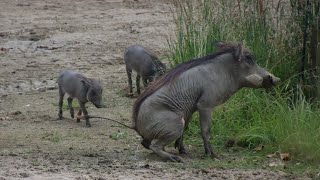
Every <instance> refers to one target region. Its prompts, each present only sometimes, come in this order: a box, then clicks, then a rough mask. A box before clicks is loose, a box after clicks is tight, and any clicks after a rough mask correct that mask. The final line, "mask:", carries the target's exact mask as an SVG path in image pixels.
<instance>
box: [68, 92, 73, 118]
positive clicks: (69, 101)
mask: <svg viewBox="0 0 320 180" xmlns="http://www.w3.org/2000/svg"><path fill="white" fill-rule="evenodd" d="M72 101H73V98H71V97H68V107H69V109H70V116H71V118H72V119H73V118H74V109H73V107H72Z"/></svg>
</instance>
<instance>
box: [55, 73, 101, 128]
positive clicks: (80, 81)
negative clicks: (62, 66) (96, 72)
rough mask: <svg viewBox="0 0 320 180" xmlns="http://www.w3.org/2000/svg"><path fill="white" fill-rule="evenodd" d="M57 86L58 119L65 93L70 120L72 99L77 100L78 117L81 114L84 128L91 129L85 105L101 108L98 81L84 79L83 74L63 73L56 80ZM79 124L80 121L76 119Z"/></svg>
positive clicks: (72, 111)
mask: <svg viewBox="0 0 320 180" xmlns="http://www.w3.org/2000/svg"><path fill="white" fill-rule="evenodd" d="M57 82H58V86H59V96H60V98H59V119H62V104H63V97H64V95H65V93H67V94H68V95H69V97H68V106H69V109H70V115H71V118H74V109H73V107H72V100H73V98H76V99H78V101H79V105H80V108H81V109H80V110H79V112H78V116H80V115H81V114H82V112H83V115H84V118H85V120H86V126H87V127H91V124H90V121H89V117H88V111H87V109H86V107H85V104H86V103H87V102H88V101H90V102H92V104H94V105H95V106H96V107H97V108H101V107H102V104H101V98H102V87H101V84H100V82H99V81H98V80H95V79H90V78H87V77H85V76H84V75H83V74H80V73H77V72H74V71H69V70H66V71H63V72H62V73H61V74H60V76H59V78H58V81H57ZM77 122H80V119H77Z"/></svg>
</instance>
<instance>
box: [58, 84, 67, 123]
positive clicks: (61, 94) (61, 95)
mask: <svg viewBox="0 0 320 180" xmlns="http://www.w3.org/2000/svg"><path fill="white" fill-rule="evenodd" d="M64 94H65V92H64V91H63V90H62V89H61V88H60V87H59V113H58V116H59V119H60V120H62V118H63V117H62V105H63V97H64Z"/></svg>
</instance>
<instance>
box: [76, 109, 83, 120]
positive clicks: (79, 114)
mask: <svg viewBox="0 0 320 180" xmlns="http://www.w3.org/2000/svg"><path fill="white" fill-rule="evenodd" d="M81 114H82V110H81V109H79V111H78V113H77V116H78V117H80V116H81ZM78 117H77V122H78V123H79V122H80V118H78Z"/></svg>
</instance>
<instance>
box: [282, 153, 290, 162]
mask: <svg viewBox="0 0 320 180" xmlns="http://www.w3.org/2000/svg"><path fill="white" fill-rule="evenodd" d="M280 158H281V160H282V161H289V160H290V155H289V153H281V154H280Z"/></svg>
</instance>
